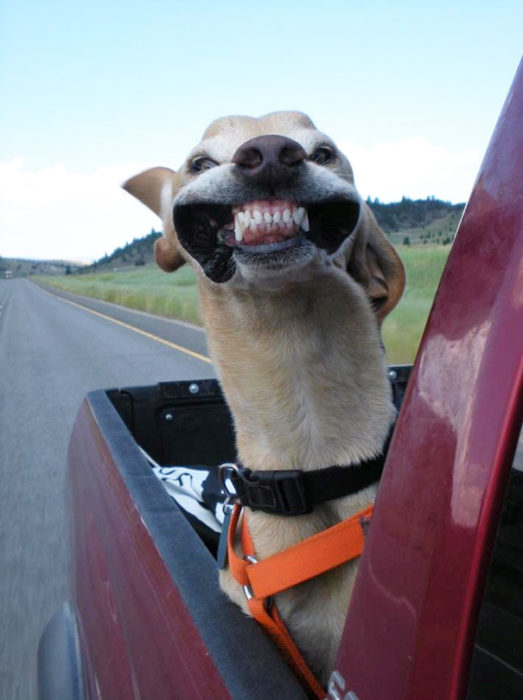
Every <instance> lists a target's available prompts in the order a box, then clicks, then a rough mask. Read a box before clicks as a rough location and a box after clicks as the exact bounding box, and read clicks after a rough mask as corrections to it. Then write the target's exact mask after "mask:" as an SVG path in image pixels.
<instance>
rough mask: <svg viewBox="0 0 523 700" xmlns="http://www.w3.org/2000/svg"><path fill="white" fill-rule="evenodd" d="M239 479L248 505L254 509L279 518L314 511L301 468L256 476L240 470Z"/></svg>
mask: <svg viewBox="0 0 523 700" xmlns="http://www.w3.org/2000/svg"><path fill="white" fill-rule="evenodd" d="M239 476H240V478H241V480H242V482H243V486H245V487H246V489H245V490H246V492H247V499H246V500H247V501H248V503H246V504H245V505H249V506H250V507H251V508H252V509H253V510H256V509H258V510H262V511H265V512H266V513H276V514H278V515H304V514H305V513H310V512H311V510H312V506H311V504H310V502H309V499H308V498H307V493H306V489H305V479H304V477H303V472H301V471H300V470H299V469H287V470H283V471H276V470H273V471H269V472H263V471H258V472H256V475H255V476H253V474H252V472H250V471H249V470H248V469H245V470H240V472H239Z"/></svg>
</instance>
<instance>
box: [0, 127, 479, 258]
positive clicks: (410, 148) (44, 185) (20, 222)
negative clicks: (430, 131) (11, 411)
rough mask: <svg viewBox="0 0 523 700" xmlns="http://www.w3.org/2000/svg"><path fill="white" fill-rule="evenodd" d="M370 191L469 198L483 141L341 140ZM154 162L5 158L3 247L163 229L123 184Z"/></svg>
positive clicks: (11, 250) (111, 244)
mask: <svg viewBox="0 0 523 700" xmlns="http://www.w3.org/2000/svg"><path fill="white" fill-rule="evenodd" d="M338 145H339V146H340V148H341V149H342V150H343V151H344V152H345V153H346V154H347V155H348V157H349V159H350V161H351V163H352V165H353V168H354V171H355V176H356V185H357V187H358V189H359V191H360V193H361V194H362V195H363V197H367V196H370V197H372V198H374V197H378V198H379V199H380V200H381V201H383V202H390V201H398V200H400V199H401V198H402V196H406V197H410V198H412V199H416V198H424V197H427V196H430V195H434V196H435V197H437V198H440V199H446V200H450V201H453V202H459V201H466V199H467V198H468V196H469V194H470V191H471V189H472V185H473V183H474V179H475V176H476V173H477V171H478V168H479V165H480V153H479V151H478V150H476V149H471V150H467V151H461V152H453V151H450V150H449V149H448V148H445V147H442V146H435V145H433V144H431V143H430V142H428V141H427V140H426V139H424V138H420V137H418V138H409V139H403V140H401V141H398V142H388V143H377V144H374V145H372V146H369V147H364V146H363V147H362V146H358V145H357V144H354V143H352V142H350V141H341V142H340V143H339V144H338ZM146 167H150V164H148V163H122V164H114V165H105V166H101V167H100V168H98V169H97V170H96V171H95V172H92V173H85V172H77V171H73V170H71V169H70V168H68V167H67V166H66V165H64V164H63V163H57V164H55V165H53V166H51V167H47V168H42V169H40V170H31V169H29V168H28V167H26V166H25V165H24V162H23V160H22V159H21V158H15V159H14V160H11V161H9V162H5V163H0V255H2V256H4V257H26V258H42V259H45V258H47V259H49V258H63V259H69V260H89V259H91V260H92V259H96V258H100V257H101V256H103V255H104V253H106V252H107V253H110V252H112V251H113V250H114V249H115V248H116V247H118V246H121V245H124V244H125V243H126V242H128V241H131V240H132V239H133V238H134V237H140V236H143V235H145V234H147V233H148V232H149V231H150V230H151V228H153V227H154V228H155V229H157V230H158V229H159V228H160V226H161V224H160V221H159V220H158V219H157V217H156V216H155V215H154V214H152V213H151V212H150V211H149V210H148V209H146V208H145V207H144V206H143V205H141V204H140V203H139V202H137V201H136V200H133V199H132V198H131V197H130V196H129V195H128V194H127V193H125V192H123V191H122V190H121V189H120V184H121V182H123V181H124V180H125V179H126V178H127V177H129V176H131V175H134V174H136V173H138V172H140V171H141V170H143V169H145V168H146Z"/></svg>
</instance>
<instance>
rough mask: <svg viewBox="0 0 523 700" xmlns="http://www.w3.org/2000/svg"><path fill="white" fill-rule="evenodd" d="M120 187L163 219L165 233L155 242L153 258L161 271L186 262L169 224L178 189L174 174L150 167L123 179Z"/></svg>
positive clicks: (171, 269) (164, 169) (172, 269)
mask: <svg viewBox="0 0 523 700" xmlns="http://www.w3.org/2000/svg"><path fill="white" fill-rule="evenodd" d="M122 187H123V189H124V190H125V191H126V192H129V194H132V195H133V197H136V199H139V200H140V202H142V203H143V204H145V206H146V207H149V209H151V211H153V212H154V213H155V214H157V215H158V216H159V217H160V219H162V221H163V226H164V232H163V236H162V237H161V238H159V239H158V240H157V241H156V243H155V246H154V255H155V258H156V262H157V263H158V265H159V266H160V267H161V268H162V270H165V271H166V272H173V271H174V270H176V269H177V268H179V267H180V265H183V263H184V262H185V260H184V258H183V257H182V255H181V253H180V250H179V246H178V241H177V239H176V234H175V232H174V227H173V223H172V199H173V196H174V194H175V192H176V190H177V189H178V178H177V175H176V173H175V172H174V170H170V168H151V169H150V170H145V171H144V172H143V173H140V174H139V175H135V176H134V177H131V178H130V179H129V180H126V182H124V183H123V185H122Z"/></svg>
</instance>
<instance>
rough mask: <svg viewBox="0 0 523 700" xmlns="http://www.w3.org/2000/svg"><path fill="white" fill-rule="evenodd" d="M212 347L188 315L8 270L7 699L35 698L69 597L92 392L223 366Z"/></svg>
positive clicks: (0, 309) (0, 539)
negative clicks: (70, 455)
mask: <svg viewBox="0 0 523 700" xmlns="http://www.w3.org/2000/svg"><path fill="white" fill-rule="evenodd" d="M79 304H80V305H79ZM85 307H88V308H85ZM111 318H112V319H114V320H111ZM162 339H163V342H161V341H162ZM206 352H207V351H206V345H205V334H204V332H203V331H202V330H200V329H197V328H195V327H192V326H189V325H187V324H181V323H176V322H174V321H169V320H165V319H160V318H157V317H154V316H150V315H148V314H143V313H140V312H133V311H130V310H127V309H122V308H121V307H117V306H115V305H113V304H105V303H103V302H98V301H94V300H87V299H83V298H80V297H74V296H73V295H69V294H60V296H56V295H55V294H54V293H50V291H46V290H44V289H41V288H40V287H38V286H36V285H35V284H33V283H32V282H30V281H28V280H23V279H20V280H18V279H13V280H0V363H1V365H0V367H1V369H0V478H1V488H0V557H1V561H0V699H1V700H33V699H34V698H36V655H37V647H38V640H39V637H40V635H41V633H42V630H43V628H44V626H45V624H46V623H47V621H48V620H49V618H50V617H51V616H52V615H53V613H54V612H55V610H56V609H57V608H58V606H59V604H60V603H61V602H62V601H63V600H65V599H66V597H67V553H66V532H67V531H66V525H65V517H64V475H65V458H66V449H67V443H68V439H69V434H70V432H71V428H72V425H73V422H74V418H75V414H76V411H77V409H78V406H79V404H80V402H81V400H82V398H83V397H84V396H85V394H86V393H87V392H88V391H91V390H93V389H100V388H105V387H118V386H136V385H140V384H143V385H146V384H154V383H156V382H158V381H166V380H176V379H187V378H205V377H212V376H214V371H213V367H212V365H211V364H210V362H209V361H208V360H207V359H206V357H205V355H206Z"/></svg>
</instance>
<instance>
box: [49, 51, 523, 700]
mask: <svg viewBox="0 0 523 700" xmlns="http://www.w3.org/2000/svg"><path fill="white" fill-rule="evenodd" d="M522 310H523V64H522V65H521V66H520V69H519V72H518V73H517V75H516V78H515V81H514V83H513V86H512V88H511V91H510V93H509V95H508V98H507V101H506V104H505V106H504V108H503V111H502V113H501V116H500V119H499V122H498V125H497V127H496V130H495V132H494V134H493V137H492V140H491V143H490V145H489V148H488V151H487V153H486V156H485V159H484V161H483V164H482V166H481V170H480V172H479V176H478V179H477V181H476V184H475V187H474V190H473V193H472V196H471V198H470V201H469V203H468V205H467V207H466V209H465V212H464V214H463V218H462V221H461V223H460V226H459V230H458V234H457V236H456V239H455V242H454V245H453V248H452V251H451V253H450V256H449V259H448V263H447V266H446V268H445V270H444V273H443V276H442V280H441V283H440V286H439V289H438V292H437V295H436V298H435V301H434V305H433V308H432V311H431V314H430V318H429V321H428V324H427V327H426V330H425V333H424V336H423V339H422V342H421V345H420V349H419V352H418V355H417V358H416V362H415V364H414V367H413V369H412V372H410V368H408V367H396V368H392V369H391V371H390V376H391V381H392V383H393V387H394V392H395V394H396V398H397V400H398V403H399V401H400V400H401V398H402V397H403V394H405V396H404V398H403V405H402V408H401V412H400V415H399V419H398V422H397V425H396V429H395V432H394V436H393V439H392V443H391V446H390V449H389V452H388V456H387V461H386V465H385V469H384V473H383V477H382V480H381V484H380V490H379V494H378V499H377V503H376V507H375V511H374V515H373V518H372V524H371V527H370V529H369V533H368V537H367V541H366V546H365V551H364V553H363V556H362V558H361V563H360V568H359V573H358V580H357V584H356V588H355V590H354V594H353V597H352V601H351V605H350V609H349V612H348V616H347V620H346V626H345V632H344V635H343V638H342V642H341V645H340V649H339V653H338V659H337V664H336V670H335V671H334V672H333V673H332V676H331V678H330V682H329V685H328V688H326V690H325V695H326V698H328V699H329V700H338V699H343V700H384V699H385V698H386V699H387V700H431V699H434V700H436V698H437V699H438V700H454V699H458V698H468V699H470V700H482V699H487V698H488V699H491V700H510V699H514V700H515V699H516V698H518V699H519V700H521V698H523V595H522V593H523V556H522V555H523V442H522V438H521V421H522V408H523V405H522V396H523V392H522V379H523V371H522V370H523V363H522V349H523V315H522ZM409 373H410V379H408V377H409ZM407 379H408V386H407ZM140 447H142V448H144V449H145V450H146V452H147V453H148V454H150V455H151V456H152V457H153V458H154V459H155V460H156V462H158V463H159V464H160V465H171V464H181V465H196V464H207V465H218V464H220V463H221V462H229V461H234V439H233V433H232V429H231V418H230V415H229V413H228V409H227V407H226V405H225V403H224V400H223V396H222V394H221V391H220V387H219V385H218V384H217V382H216V381H215V380H206V381H197V382H196V381H194V382H189V381H188V382H175V383H168V382H167V383H165V384H159V385H158V386H154V387H135V388H129V389H113V390H107V391H96V392H93V393H91V394H89V395H88V396H87V398H86V399H85V400H84V402H83V404H82V406H81V408H80V410H79V413H78V417H77V420H76V424H75V427H74V431H73V434H72V438H71V443H70V449H69V464H68V492H69V514H70V523H71V542H70V550H71V568H72V577H71V597H70V600H69V601H67V602H64V604H63V606H62V607H61V608H60V610H59V611H58V612H57V613H56V615H55V616H54V617H53V619H52V620H51V621H50V623H49V625H48V626H47V628H46V630H45V632H44V635H43V637H42V639H41V643H40V650H39V691H40V700H65V698H67V699H69V700H81V699H82V700H83V699H88V700H94V699H100V700H126V699H127V698H129V699H130V698H141V699H142V700H168V699H170V698H180V699H185V698H187V699H188V698H191V700H192V699H195V698H202V699H203V698H206V699H208V698H213V699H219V698H224V699H225V698H235V699H236V700H247V699H249V700H258V699H259V700H261V699H263V700H266V699H267V698H268V697H271V698H274V699H278V700H279V699H282V700H283V699H284V700H291V699H293V698H296V699H297V698H304V697H306V696H305V693H304V691H303V689H302V687H301V686H300V685H299V683H298V682H297V680H296V679H295V677H294V675H293V673H292V671H291V670H290V669H289V668H288V666H287V665H286V663H285V662H284V661H283V659H282V658H281V657H280V655H279V653H278V651H277V650H276V648H275V647H274V646H273V644H272V642H271V641H269V639H268V638H267V637H266V636H265V635H264V633H263V632H262V630H261V629H259V628H258V626H257V624H256V622H254V621H253V620H252V619H249V618H247V617H245V616H244V615H243V614H242V613H241V612H240V610H239V609H238V608H237V607H236V606H234V605H233V604H232V603H231V602H229V600H228V599H226V597H225V596H224V595H223V594H222V593H221V591H220V590H219V587H218V582H217V572H216V561H215V558H214V555H215V542H213V541H212V540H210V539H209V538H208V537H207V535H206V533H205V531H204V529H201V528H198V526H197V525H196V527H194V524H195V523H194V522H193V521H192V520H191V519H187V518H186V517H185V516H184V515H183V514H182V513H181V511H180V510H179V509H178V507H177V506H176V504H175V502H174V501H173V500H172V499H171V498H170V497H169V496H168V494H167V493H166V491H165V490H164V489H163V487H162V484H161V483H160V481H159V480H158V479H157V478H156V477H155V476H154V474H153V473H152V470H151V467H150V464H149V462H148V461H147V460H146V458H145V457H144V455H143V453H142V451H141V450H140Z"/></svg>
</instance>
